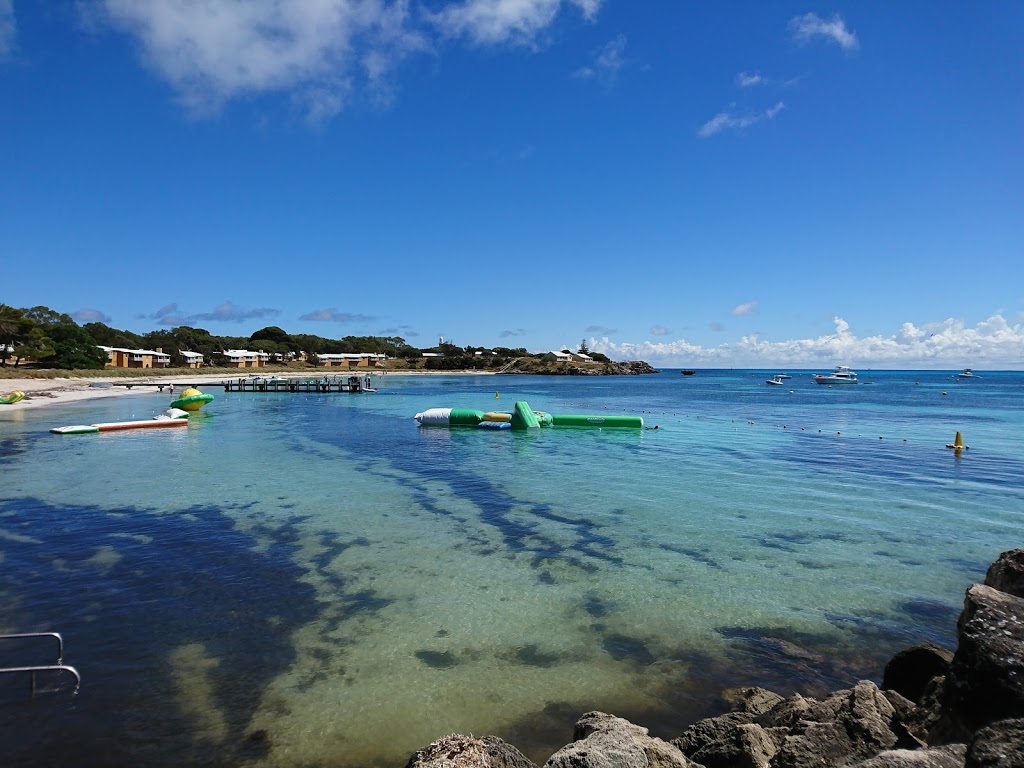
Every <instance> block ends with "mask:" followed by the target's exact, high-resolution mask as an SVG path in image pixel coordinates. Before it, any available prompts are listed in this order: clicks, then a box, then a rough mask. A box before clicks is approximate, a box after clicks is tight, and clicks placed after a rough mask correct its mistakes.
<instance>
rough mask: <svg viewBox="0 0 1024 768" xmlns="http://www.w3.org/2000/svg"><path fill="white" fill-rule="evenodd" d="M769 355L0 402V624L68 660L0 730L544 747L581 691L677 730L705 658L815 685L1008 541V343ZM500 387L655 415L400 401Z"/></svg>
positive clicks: (698, 710)
mask: <svg viewBox="0 0 1024 768" xmlns="http://www.w3.org/2000/svg"><path fill="white" fill-rule="evenodd" d="M768 373H772V372H764V371H761V372H756V371H700V372H698V374H697V375H696V376H692V377H689V376H687V377H684V376H680V375H679V374H678V372H676V371H668V372H663V373H661V374H659V375H656V376H642V377H601V378H593V379H590V378H581V377H571V378H570V377H564V378H563V377H461V376H460V377H419V378H412V377H398V376H390V375H389V376H385V377H383V378H381V379H379V386H380V391H379V392H378V393H377V394H374V395H363V396H348V395H320V396H317V395H291V394H279V395H278V394H238V393H232V394H227V393H221V392H220V391H219V390H216V389H213V388H211V389H210V390H209V391H211V392H214V393H215V394H216V395H217V399H216V400H215V401H214V402H213V403H212V404H210V405H209V406H208V407H207V409H206V410H205V412H204V413H202V414H201V415H200V417H199V418H196V419H194V421H193V423H191V424H190V425H189V427H188V428H187V429H183V430H168V431H167V433H165V432H164V431H163V430H161V431H159V432H160V433H159V434H150V433H123V434H110V435H83V436H57V435H51V434H49V433H48V432H47V430H48V429H49V428H50V427H52V426H62V425H65V424H72V423H89V422H92V421H107V420H118V419H128V418H133V417H136V418H144V417H146V416H149V415H151V414H153V413H156V412H158V411H159V410H161V409H162V408H163V407H164V405H165V400H166V399H167V398H166V396H160V395H156V394H153V395H145V394H144V395H139V396H138V397H123V398H114V399H110V400H99V401H92V402H88V403H81V404H76V405H74V406H66V407H60V408H50V409H43V410H34V411H19V412H17V413H14V414H4V413H2V412H0V472H2V478H3V482H2V487H0V564H2V566H3V570H2V574H3V575H2V577H0V606H2V608H3V610H2V613H0V616H3V622H2V624H3V626H2V628H0V630H2V631H3V632H29V631H47V630H57V631H60V632H62V633H63V635H64V638H65V642H66V651H65V660H66V661H67V662H68V663H70V664H74V665H75V666H76V667H77V668H78V669H79V670H80V671H81V672H82V674H83V678H84V682H83V686H82V690H81V692H80V693H79V694H78V695H77V696H75V697H74V698H71V697H68V696H63V695H50V696H40V697H37V698H36V700H35V702H34V703H31V704H29V703H27V702H26V700H25V695H24V689H25V687H26V685H27V683H25V681H24V680H18V681H17V682H16V681H14V680H13V679H12V677H11V676H7V677H6V678H0V706H2V709H3V712H2V717H0V723H2V724H0V743H2V744H5V745H10V750H11V751H12V755H13V757H15V758H17V759H18V760H20V761H21V764H33V762H35V763H36V764H40V765H82V764H90V763H92V764H126V763H131V764H145V765H178V764H184V763H188V764H202V765H224V766H235V765H252V766H277V765H281V766H284V765H297V764H301V765H311V766H315V765H338V764H341V765H347V766H364V765H365V766H375V765H402V764H404V761H405V759H406V758H407V756H408V754H409V752H411V751H412V750H414V749H416V748H418V747H421V746H424V745H426V744H427V743H429V742H430V741H432V740H433V739H434V738H437V737H438V736H441V735H443V734H445V733H449V732H454V731H459V732H472V733H477V734H482V733H494V734H497V735H499V736H502V737H503V738H506V739H507V740H509V741H511V742H512V743H514V744H516V745H517V746H519V747H520V748H521V749H523V750H524V751H525V752H527V753H528V754H529V755H530V756H531V757H533V758H534V759H535V760H537V761H538V762H542V761H543V760H544V759H545V758H546V757H547V756H548V755H549V754H550V753H551V752H552V751H554V749H556V748H557V747H558V746H560V745H562V744H564V743H566V742H568V741H569V740H570V739H571V731H572V724H573V722H574V719H575V717H576V716H577V715H578V714H579V713H581V712H584V711H587V710H590V709H605V710H607V711H612V712H614V713H616V714H619V715H622V716H625V717H629V718H631V719H633V720H634V721H636V722H640V723H642V724H644V725H648V726H650V727H651V728H652V730H653V731H654V732H655V733H656V734H659V735H665V736H669V737H671V736H674V735H678V733H679V732H680V731H681V730H682V728H683V727H684V726H685V725H686V724H688V723H689V722H690V721H692V720H693V719H695V718H697V717H701V716H705V715H708V714H714V713H716V712H718V711H720V709H721V706H722V705H721V702H720V699H719V697H718V694H719V692H720V690H721V689H722V688H725V687H730V686H737V685H749V684H764V685H767V686H769V687H772V688H774V689H776V690H779V691H780V692H783V693H785V692H789V691H793V690H799V691H801V692H803V693H806V694H810V695H813V694H815V693H820V692H822V691H824V690H825V689H826V688H828V687H835V686H837V685H842V684H846V683H849V682H851V681H853V680H856V679H860V678H863V677H868V678H874V679H878V677H879V676H880V673H881V669H882V666H883V665H884V663H885V661H886V660H887V659H888V658H889V656H891V654H892V653H893V652H895V651H896V650H898V649H899V648H901V647H903V646H905V645H908V644H911V643H914V642H920V641H923V640H932V641H936V642H939V643H942V644H945V645H947V646H952V645H953V644H954V642H955V639H954V632H955V620H956V616H957V615H958V613H959V610H960V606H961V604H962V597H963V591H964V589H965V588H966V587H967V586H968V584H970V583H971V582H973V581H978V580H980V579H981V578H983V575H984V569H985V567H986V566H987V565H988V563H989V562H991V561H992V560H993V559H994V558H995V557H996V556H997V555H998V554H999V552H1001V551H1003V550H1005V549H1009V548H1012V547H1016V546H1021V535H1020V531H1021V529H1022V522H1024V490H1022V489H1021V484H1020V478H1021V477H1022V476H1024V441H1022V440H1021V438H1020V436H1021V434H1024V409H1022V408H1021V405H1022V402H1021V400H1022V395H1024V373H1020V372H1014V373H983V374H982V377H981V378H977V379H974V380H971V381H967V382H958V381H957V380H956V378H955V377H953V376H951V375H950V373H937V372H927V373H925V372H890V371H886V372H868V373H865V372H863V371H862V372H861V381H862V382H872V383H862V384H860V385H858V386H857V387H855V388H852V389H843V388H838V387H837V388H827V387H822V386H818V385H814V384H813V383H812V382H811V381H810V377H809V373H794V377H793V379H791V380H789V381H788V382H787V384H786V385H785V386H783V387H768V386H767V385H765V383H764V380H765V379H766V378H767V374H768ZM496 389H497V390H498V391H499V393H500V398H498V399H496V398H495V390H496ZM944 393H945V394H944ZM519 399H525V400H527V401H529V403H530V404H531V406H532V407H533V408H534V409H536V410H545V411H549V412H553V413H624V414H634V413H643V415H644V416H645V418H646V419H647V422H648V425H655V424H657V425H658V426H659V429H658V430H657V431H654V430H645V431H642V432H641V431H614V430H610V431H590V430H572V429H551V430H539V431H535V432H531V433H527V434H512V433H509V432H505V431H503V432H497V433H495V432H489V431H486V432H485V431H481V430H457V431H449V430H445V429H423V428H419V427H417V426H416V424H415V422H414V421H413V420H412V418H411V417H412V415H413V414H415V413H416V412H418V411H421V410H424V409H425V408H428V407H432V406H462V407H473V408H480V409H509V408H511V406H512V404H513V403H514V402H515V400H519ZM957 430H961V431H962V432H963V435H964V439H965V442H966V443H967V444H968V445H970V446H972V447H971V449H970V450H969V451H967V452H965V453H964V454H963V455H962V456H960V457H956V456H954V454H953V452H952V451H949V450H947V449H945V448H944V445H945V443H947V442H951V441H952V439H953V435H954V434H955V432H956V431H957ZM4 650H5V649H4V648H0V652H3V651H4ZM14 651H16V654H26V653H30V651H28V650H25V649H21V648H17V649H14ZM12 652H13V651H12ZM47 653H49V651H48V650H47ZM37 655H38V654H37ZM5 748H6V747H5Z"/></svg>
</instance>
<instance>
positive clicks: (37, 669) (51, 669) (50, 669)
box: [0, 664, 82, 695]
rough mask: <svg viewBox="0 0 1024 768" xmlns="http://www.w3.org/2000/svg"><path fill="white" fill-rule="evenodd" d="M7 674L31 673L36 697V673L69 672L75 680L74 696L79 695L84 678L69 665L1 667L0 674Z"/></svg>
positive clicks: (32, 687)
mask: <svg viewBox="0 0 1024 768" xmlns="http://www.w3.org/2000/svg"><path fill="white" fill-rule="evenodd" d="M5 672H29V673H31V680H32V682H31V691H32V694H33V695H34V694H35V692H36V672H69V673H71V674H72V675H73V676H74V678H75V690H74V691H72V694H75V693H78V689H79V687H80V686H81V685H82V676H81V675H80V674H78V670H77V669H75V668H74V667H71V666H68V665H67V664H45V665H43V666H39V667H0V674H4V673H5Z"/></svg>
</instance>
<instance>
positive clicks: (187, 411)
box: [50, 387, 213, 435]
mask: <svg viewBox="0 0 1024 768" xmlns="http://www.w3.org/2000/svg"><path fill="white" fill-rule="evenodd" d="M211 400H213V395H208V394H204V393H202V392H200V391H199V390H198V389H195V388H194V387H189V388H188V389H186V390H185V391H184V392H182V393H181V396H180V397H179V398H178V399H177V400H175V401H173V402H172V403H171V405H170V407H168V408H167V410H166V411H164V412H163V413H159V414H157V415H156V416H154V417H153V418H151V419H134V420H131V421H106V422H101V423H99V424H73V425H71V426H69V427H54V428H53V429H51V430H50V431H51V432H53V433H55V434H58V435H94V434H98V433H100V432H120V431H123V430H128V429H161V428H164V427H187V426H188V417H189V416H190V415H192V414H194V413H195V412H196V411H198V410H199V409H200V408H202V407H203V406H204V405H206V404H207V403H208V402H210V401H211Z"/></svg>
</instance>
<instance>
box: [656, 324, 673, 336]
mask: <svg viewBox="0 0 1024 768" xmlns="http://www.w3.org/2000/svg"><path fill="white" fill-rule="evenodd" d="M670 333H672V331H670V330H669V329H668V328H666V327H665V326H663V325H652V326H651V336H668V335H669V334H670Z"/></svg>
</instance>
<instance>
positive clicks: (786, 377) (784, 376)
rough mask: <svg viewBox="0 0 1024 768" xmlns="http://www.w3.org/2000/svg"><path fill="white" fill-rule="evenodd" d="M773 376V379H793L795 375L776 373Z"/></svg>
mask: <svg viewBox="0 0 1024 768" xmlns="http://www.w3.org/2000/svg"><path fill="white" fill-rule="evenodd" d="M772 378H773V379H792V378H793V377H792V376H790V375H789V374H788V373H776V374H775V375H774V376H772Z"/></svg>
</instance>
